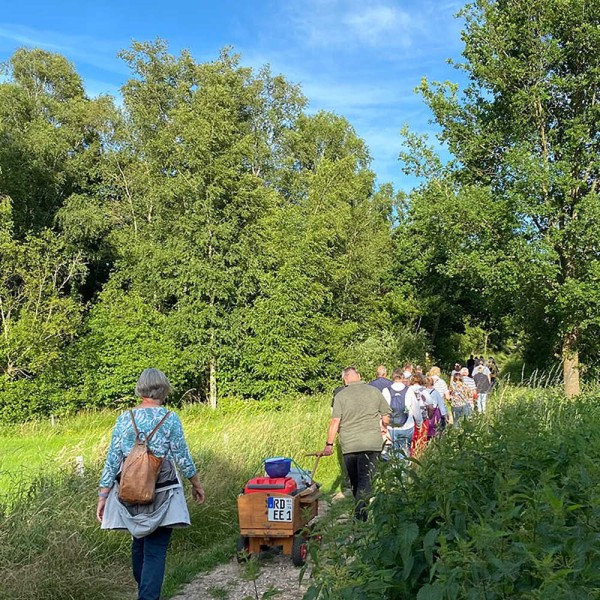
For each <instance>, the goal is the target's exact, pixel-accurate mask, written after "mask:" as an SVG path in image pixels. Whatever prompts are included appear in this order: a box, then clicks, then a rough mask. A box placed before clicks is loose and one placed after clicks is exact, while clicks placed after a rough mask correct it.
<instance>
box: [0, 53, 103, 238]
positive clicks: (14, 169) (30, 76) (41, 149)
mask: <svg viewBox="0 0 600 600" xmlns="http://www.w3.org/2000/svg"><path fill="white" fill-rule="evenodd" d="M7 67H8V68H7V75H8V77H7V79H6V80H5V81H3V82H2V83H0V193H2V194H4V195H7V196H9V197H10V198H11V199H12V201H13V221H14V233H15V235H16V236H17V237H19V238H23V237H24V236H25V235H26V234H27V232H28V231H39V230H41V229H42V228H44V227H53V226H54V218H55V215H56V212H57V211H58V210H59V209H60V208H61V207H62V206H63V205H64V203H65V202H66V201H67V199H68V198H69V197H70V196H71V195H72V194H86V193H90V192H93V190H94V189H95V188H99V187H101V181H100V177H99V162H100V160H101V157H102V154H103V152H104V149H105V145H106V142H107V140H108V139H109V136H110V132H111V128H112V118H113V117H114V107H113V105H112V100H111V99H110V98H109V97H107V96H103V97H100V98H97V99H89V98H87V97H86V95H85V92H84V89H83V84H82V81H81V78H80V77H79V75H78V74H77V73H76V72H75V70H74V68H73V66H72V65H71V63H69V62H68V61H67V60H66V59H65V58H64V57H63V56H60V55H58V54H53V53H51V52H47V51H45V50H40V49H33V50H30V49H25V48H21V49H19V50H17V51H16V52H15V53H14V54H13V55H12V57H11V58H10V60H9V62H8V65H7Z"/></svg>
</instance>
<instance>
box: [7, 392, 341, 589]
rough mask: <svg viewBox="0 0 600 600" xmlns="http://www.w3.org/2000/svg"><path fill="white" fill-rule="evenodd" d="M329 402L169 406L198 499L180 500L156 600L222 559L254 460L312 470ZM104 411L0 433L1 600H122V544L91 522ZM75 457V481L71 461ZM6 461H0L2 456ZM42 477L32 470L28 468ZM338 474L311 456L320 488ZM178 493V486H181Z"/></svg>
mask: <svg viewBox="0 0 600 600" xmlns="http://www.w3.org/2000/svg"><path fill="white" fill-rule="evenodd" d="M329 408H330V399H329V397H328V396H319V397H314V398H300V399H293V400H289V401H286V402H281V403H278V404H277V405H273V404H266V403H265V404H262V403H261V404H259V403H244V402H229V403H224V404H223V406H222V407H221V408H220V409H218V410H216V411H212V410H211V409H209V408H207V407H206V406H201V405H192V406H189V407H186V408H184V409H182V410H181V411H178V412H179V414H180V416H181V418H182V421H183V426H184V431H185V434H186V438H187V442H188V445H189V447H190V450H191V451H192V454H193V456H194V458H195V459H196V462H197V465H198V468H199V474H200V479H201V481H202V483H203V485H204V488H205V491H206V494H207V499H206V503H205V504H204V505H202V506H197V505H194V504H192V503H191V501H190V502H189V506H190V512H191V516H192V527H190V528H187V529H185V530H176V531H175V533H174V535H173V540H172V545H171V549H170V551H169V556H168V560H167V575H166V580H165V588H164V592H165V597H169V596H170V595H172V594H173V593H174V592H175V591H176V590H177V588H178V587H179V586H180V585H181V584H182V583H183V582H185V581H188V580H189V579H191V577H192V576H193V575H194V574H195V573H197V572H198V571H200V570H202V569H207V568H209V567H211V566H213V565H214V564H217V563H219V562H222V561H224V560H226V559H227V558H228V557H230V556H231V555H232V553H233V550H234V544H235V542H234V540H235V538H236V536H237V531H238V521H237V511H236V496H237V494H238V493H239V491H240V489H241V488H242V487H243V484H244V483H245V481H246V480H247V479H248V478H249V477H250V476H252V475H253V474H254V473H255V472H257V471H258V470H259V469H260V466H261V462H262V459H263V458H266V457H269V456H280V455H285V456H290V457H292V458H294V459H295V460H297V461H298V462H299V463H300V464H301V465H302V466H304V467H307V468H311V467H312V459H309V458H307V457H305V456H304V454H306V453H307V452H311V451H315V450H319V449H321V448H322V447H323V443H324V439H325V433H326V428H327V422H328V418H329V414H330V410H329ZM115 416H116V415H115V414H114V413H108V412H102V413H90V414H84V415H81V416H79V417H76V418H73V419H69V420H66V421H64V422H60V423H58V424H56V425H55V427H51V426H50V424H49V423H45V424H42V423H38V424H32V425H26V426H19V427H14V428H7V427H4V428H2V431H1V432H0V433H1V435H2V437H1V439H0V452H2V451H3V449H8V448H13V449H14V448H22V449H23V450H24V454H25V460H26V461H27V463H28V470H27V472H26V476H25V477H24V476H22V475H20V474H19V473H18V469H19V465H20V459H19V456H18V453H17V452H16V451H14V452H13V453H8V454H5V455H4V456H5V458H4V460H3V467H2V468H3V470H4V473H5V474H4V476H3V477H4V478H3V481H4V482H11V484H10V491H9V492H8V494H7V493H6V492H5V496H4V499H3V501H2V504H0V581H2V585H1V586H0V599H6V600H9V599H10V600H34V599H35V600H45V599H47V600H81V599H82V598H85V599H86V600H99V599H100V598H102V599H105V598H110V599H111V600H121V599H127V598H129V599H130V598H133V597H134V593H133V582H132V578H131V575H130V567H129V537H128V536H127V535H125V534H123V533H120V532H104V531H100V530H99V527H98V524H97V523H96V521H95V505H96V499H97V496H96V490H97V482H98V478H99V474H100V470H101V466H102V461H103V458H104V455H105V452H106V449H107V447H108V443H109V437H110V431H111V428H112V424H113V422H114V419H115ZM77 455H83V456H85V464H86V471H85V474H84V475H83V476H79V475H76V474H75V473H74V472H73V467H72V465H73V464H74V460H73V459H74V457H75V456H77ZM7 456H8V458H7ZM40 468H41V469H43V471H45V474H38V475H35V476H34V475H33V473H34V472H35V470H36V469H37V470H38V471H37V472H38V473H39V469H40ZM338 478H339V469H338V463H337V461H336V460H335V458H330V459H327V460H322V461H321V463H320V465H319V473H318V474H317V480H319V481H321V482H322V483H323V487H324V489H330V488H331V487H332V486H334V484H335V481H336V480H337V479H338ZM188 491H189V489H188Z"/></svg>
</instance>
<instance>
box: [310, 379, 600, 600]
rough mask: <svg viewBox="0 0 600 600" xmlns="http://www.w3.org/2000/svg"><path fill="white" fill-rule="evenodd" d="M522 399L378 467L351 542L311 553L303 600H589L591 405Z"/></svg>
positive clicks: (550, 396) (595, 523) (593, 462)
mask: <svg viewBox="0 0 600 600" xmlns="http://www.w3.org/2000/svg"><path fill="white" fill-rule="evenodd" d="M528 396H529V398H523V397H520V398H518V399H510V400H506V399H505V401H503V402H501V403H499V404H498V405H497V406H496V408H495V409H494V410H493V411H492V412H491V414H489V415H488V418H486V419H475V420H473V421H471V422H468V423H466V424H465V426H464V427H463V428H462V429H461V430H451V431H449V432H448V433H447V434H446V435H445V437H443V438H442V439H440V440H438V441H436V442H434V443H433V444H432V445H431V446H430V448H429V449H428V452H427V453H426V455H425V456H424V457H423V460H422V462H421V463H420V464H418V463H414V466H407V464H406V462H402V463H398V462H395V463H391V464H388V465H386V467H387V468H383V469H382V470H381V472H380V474H379V476H378V477H377V480H376V490H377V492H376V495H375V498H374V501H373V502H372V504H371V510H370V519H369V521H368V522H367V523H366V524H364V525H363V524H359V525H360V526H359V525H356V526H353V528H352V535H353V537H354V543H353V544H347V543H341V544H338V545H337V546H336V547H333V546H332V545H329V546H326V549H325V550H324V551H323V553H321V554H319V553H318V554H317V556H316V560H317V563H316V566H315V569H314V576H315V583H314V585H313V586H312V588H311V590H310V592H309V596H308V597H309V598H310V597H312V598H315V597H317V596H318V597H319V598H352V599H357V600H358V599H361V598H365V599H370V598H389V599H396V598H398V599H400V598H402V599H409V598H417V599H418V600H450V599H459V598H460V599H463V598H464V599H473V600H479V599H481V600H484V599H485V600H496V599H500V598H517V597H518V598H528V599H542V598H561V599H569V598H572V599H573V600H575V599H577V600H583V599H586V598H589V599H592V598H598V597H599V594H600V549H599V548H598V544H597V536H598V530H599V528H600V508H599V506H600V504H599V500H600V461H599V458H600V435H599V434H598V431H599V430H600V407H599V406H598V402H597V401H598V398H587V399H586V400H585V401H584V402H582V401H581V400H578V401H568V400H566V399H564V398H562V397H560V396H558V395H556V394H554V393H552V392H550V391H547V392H539V393H537V392H536V393H535V394H532V393H530V394H528ZM335 535H337V536H338V537H339V535H340V533H339V531H338V532H337V533H336V534H335ZM338 541H339V540H338Z"/></svg>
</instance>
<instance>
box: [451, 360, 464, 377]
mask: <svg viewBox="0 0 600 600" xmlns="http://www.w3.org/2000/svg"><path fill="white" fill-rule="evenodd" d="M461 368H462V367H461V366H460V363H454V369H452V372H451V373H450V381H452V379H453V377H454V375H455V374H456V373H460V370H461Z"/></svg>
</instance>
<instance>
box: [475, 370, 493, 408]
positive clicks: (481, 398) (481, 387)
mask: <svg viewBox="0 0 600 600" xmlns="http://www.w3.org/2000/svg"><path fill="white" fill-rule="evenodd" d="M473 381H474V382H475V386H476V387H477V411H478V412H480V413H481V414H483V413H485V411H486V407H487V399H488V394H489V393H490V388H491V387H492V383H491V379H490V373H489V369H488V373H486V372H485V368H484V366H483V365H479V366H478V367H477V368H476V369H475V374H474V375H473Z"/></svg>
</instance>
